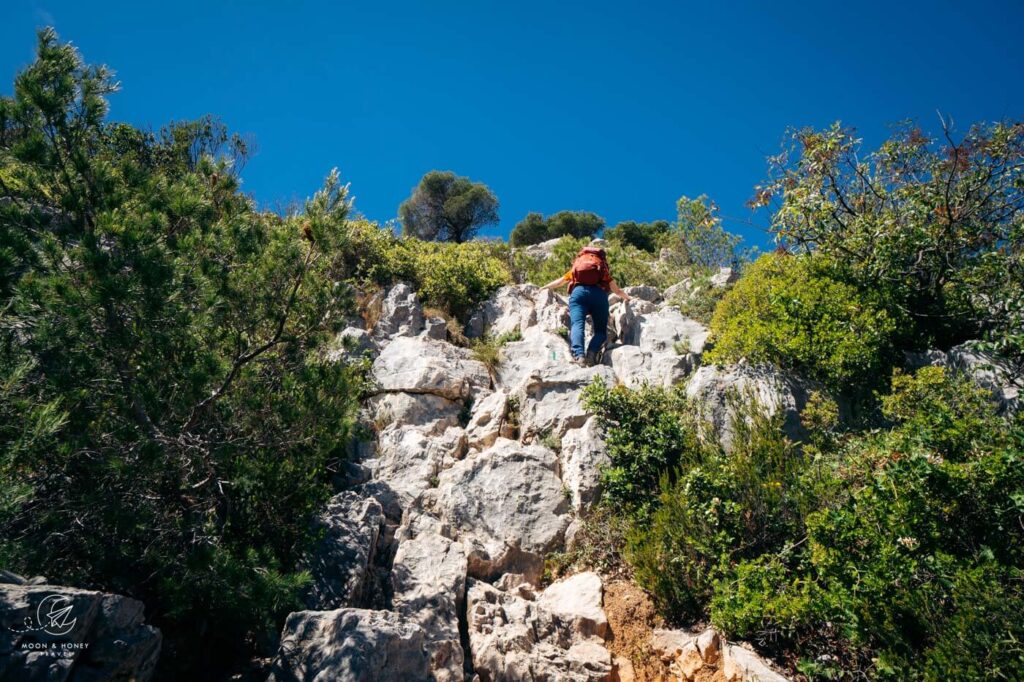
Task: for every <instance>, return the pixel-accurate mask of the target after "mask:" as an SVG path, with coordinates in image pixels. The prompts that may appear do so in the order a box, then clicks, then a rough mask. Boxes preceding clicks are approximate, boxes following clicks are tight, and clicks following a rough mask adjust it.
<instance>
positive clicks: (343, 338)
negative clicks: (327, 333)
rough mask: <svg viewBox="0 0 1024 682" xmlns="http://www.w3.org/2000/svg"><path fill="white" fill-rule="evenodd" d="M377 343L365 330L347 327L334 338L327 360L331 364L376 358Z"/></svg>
mask: <svg viewBox="0 0 1024 682" xmlns="http://www.w3.org/2000/svg"><path fill="white" fill-rule="evenodd" d="M378 350H379V349H378V347H377V343H376V342H375V341H374V340H373V337H372V336H370V334H369V333H368V332H367V331H366V330H365V329H360V328H359V327H345V328H344V329H342V330H341V331H340V332H338V335H337V336H336V337H334V343H332V344H331V347H330V348H329V349H328V350H327V359H328V360H329V361H331V362H337V361H344V362H351V361H354V360H358V359H360V358H363V357H370V358H373V357H376V355H377V352H378Z"/></svg>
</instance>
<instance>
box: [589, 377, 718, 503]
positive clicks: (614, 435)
mask: <svg viewBox="0 0 1024 682" xmlns="http://www.w3.org/2000/svg"><path fill="white" fill-rule="evenodd" d="M583 404H584V405H585V406H586V408H587V409H588V410H591V411H593V412H594V413H595V414H596V415H597V418H598V423H599V424H600V426H601V428H602V429H604V432H605V443H606V444H607V447H608V456H609V458H610V459H611V463H610V465H609V466H608V467H607V468H605V469H604V471H603V472H602V476H601V479H602V485H603V490H604V495H605V497H606V498H607V500H608V501H609V502H610V503H612V504H613V505H614V506H617V507H620V508H623V509H625V510H628V511H631V512H633V513H635V514H637V515H639V516H643V515H645V514H646V512H647V510H649V509H650V508H651V506H652V504H653V503H654V502H655V499H656V497H657V494H658V490H659V481H660V480H661V479H662V477H664V476H666V475H672V474H674V473H675V471H676V470H677V468H678V467H680V466H682V465H687V466H689V465H691V464H693V463H694V462H696V461H698V460H699V459H700V457H701V445H700V444H699V443H698V440H697V436H696V434H697V429H696V428H695V420H694V417H693V416H692V413H691V412H690V411H689V410H688V409H687V407H686V399H685V397H684V395H683V393H682V390H681V389H680V390H676V391H666V390H664V389H661V388H641V389H638V390H635V391H633V390H630V389H628V388H626V387H625V386H621V385H620V386H615V387H614V388H608V387H607V386H605V384H604V383H603V382H601V381H599V380H598V381H595V382H594V383H593V384H591V385H590V386H588V387H587V388H586V389H584V391H583Z"/></svg>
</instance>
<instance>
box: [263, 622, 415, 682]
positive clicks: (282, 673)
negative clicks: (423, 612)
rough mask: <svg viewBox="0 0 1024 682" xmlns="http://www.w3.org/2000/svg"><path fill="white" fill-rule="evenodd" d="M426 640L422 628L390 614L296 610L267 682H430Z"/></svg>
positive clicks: (288, 624)
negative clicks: (428, 681)
mask: <svg viewBox="0 0 1024 682" xmlns="http://www.w3.org/2000/svg"><path fill="white" fill-rule="evenodd" d="M426 642H427V638H426V634H425V633H424V631H423V628H421V627H420V626H419V625H416V624H415V623H411V622H409V621H408V620H407V619H405V618H404V617H403V616H401V615H399V614H397V613H394V612H391V611H370V610H366V609H336V610H334V611H296V612H295V613H291V614H289V615H288V619H287V620H286V621H285V624H284V631H283V632H282V633H281V647H280V649H279V650H278V655H277V658H276V659H275V661H274V664H273V667H272V669H271V673H270V676H269V677H268V678H267V682H295V681H296V680H300V681H302V682H327V681H328V680H332V681H333V680H338V681H339V682H389V681H390V680H410V682H419V681H422V682H426V681H427V680H431V679H432V676H431V672H430V658H429V654H428V653H427V647H426Z"/></svg>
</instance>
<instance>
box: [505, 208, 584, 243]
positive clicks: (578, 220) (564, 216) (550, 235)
mask: <svg viewBox="0 0 1024 682" xmlns="http://www.w3.org/2000/svg"><path fill="white" fill-rule="evenodd" d="M603 229H604V218H602V217H601V216H599V215H597V214H596V213H591V212H590V211H559V212H558V213H555V214H554V215H552V216H549V217H548V218H545V217H544V216H543V215H541V214H540V213H528V214H527V215H526V217H525V218H523V219H522V220H521V221H519V223H517V224H516V226H515V227H514V228H512V233H511V234H510V235H509V242H510V243H511V244H512V246H529V245H530V244H539V243H540V242H544V241H547V240H549V239H558V238H559V237H567V236H568V237H573V238H575V239H584V238H590V237H593V236H595V235H597V234H598V233H600V232H601V230H603Z"/></svg>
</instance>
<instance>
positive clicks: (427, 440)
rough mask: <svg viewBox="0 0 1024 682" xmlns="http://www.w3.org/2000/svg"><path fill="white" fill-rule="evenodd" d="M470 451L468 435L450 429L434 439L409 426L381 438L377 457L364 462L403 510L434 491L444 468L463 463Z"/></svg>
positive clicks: (389, 429) (399, 427)
mask: <svg viewBox="0 0 1024 682" xmlns="http://www.w3.org/2000/svg"><path fill="white" fill-rule="evenodd" d="M465 451H466V434H465V432H464V431H463V430H462V429H461V428H459V427H449V428H448V429H446V430H445V431H444V433H442V434H440V435H437V436H432V435H429V434H427V433H424V432H423V431H421V430H419V429H417V428H414V427H406V426H398V425H396V426H393V427H391V428H387V429H385V430H384V431H382V432H381V433H380V434H378V446H377V457H376V458H374V459H371V460H367V461H365V462H364V465H365V466H367V467H369V469H370V471H371V472H372V475H373V478H374V479H376V480H378V481H382V482H384V483H386V484H387V485H388V486H389V487H390V488H391V489H392V490H393V491H394V492H395V493H396V494H397V496H398V498H399V501H400V504H401V505H402V507H403V508H405V507H407V506H408V505H409V503H410V502H412V501H413V500H414V499H416V498H417V497H419V495H420V494H422V493H423V491H425V490H427V489H428V488H431V487H433V485H434V483H436V480H437V476H438V474H439V473H440V472H441V470H442V469H443V468H445V467H446V466H450V465H451V464H452V463H453V462H454V461H455V460H458V459H461V458H462V456H463V455H464V454H465Z"/></svg>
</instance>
